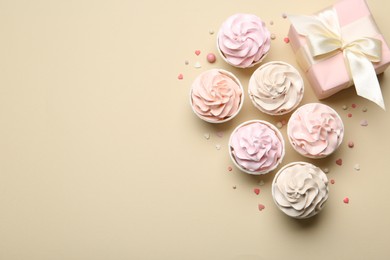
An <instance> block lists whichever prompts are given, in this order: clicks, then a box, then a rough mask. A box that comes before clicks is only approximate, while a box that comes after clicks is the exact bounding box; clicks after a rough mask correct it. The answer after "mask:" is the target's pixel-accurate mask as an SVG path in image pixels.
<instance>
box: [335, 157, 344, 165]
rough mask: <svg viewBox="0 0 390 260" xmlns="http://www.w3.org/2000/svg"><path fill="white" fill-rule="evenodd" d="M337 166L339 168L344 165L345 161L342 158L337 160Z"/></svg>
mask: <svg viewBox="0 0 390 260" xmlns="http://www.w3.org/2000/svg"><path fill="white" fill-rule="evenodd" d="M336 164H337V165H339V166H341V165H343V160H342V159H341V158H339V159H337V160H336Z"/></svg>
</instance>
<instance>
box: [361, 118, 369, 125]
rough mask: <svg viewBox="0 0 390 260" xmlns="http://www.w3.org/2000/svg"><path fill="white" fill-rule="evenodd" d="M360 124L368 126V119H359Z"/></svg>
mask: <svg viewBox="0 0 390 260" xmlns="http://www.w3.org/2000/svg"><path fill="white" fill-rule="evenodd" d="M360 125H361V126H368V121H367V120H365V119H364V120H362V121H360Z"/></svg>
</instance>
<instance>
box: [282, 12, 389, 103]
mask: <svg viewBox="0 0 390 260" xmlns="http://www.w3.org/2000/svg"><path fill="white" fill-rule="evenodd" d="M289 19H290V21H291V23H292V24H293V26H294V27H295V29H296V31H297V32H298V33H299V34H301V35H303V36H306V39H307V41H308V45H309V49H310V54H311V55H312V57H313V58H326V57H331V56H333V55H336V54H338V53H339V52H343V54H344V57H345V60H346V63H347V64H348V68H349V71H350V74H351V76H352V80H353V83H354V84H355V88H356V92H357V94H358V95H359V96H362V97H364V98H366V99H369V100H371V101H373V102H375V103H376V104H378V105H379V106H380V107H381V108H383V109H385V104H384V101H383V96H382V92H381V89H380V85H379V82H378V78H377V76H376V73H375V69H374V66H373V65H372V62H379V61H381V58H382V42H381V41H380V40H378V39H375V38H371V37H361V38H358V39H355V40H351V41H347V40H345V39H343V37H342V35H341V28H340V25H339V22H338V18H337V13H336V11H334V10H333V9H329V10H326V11H323V12H321V13H320V14H319V15H317V16H289Z"/></svg>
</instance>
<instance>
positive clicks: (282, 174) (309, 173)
mask: <svg viewBox="0 0 390 260" xmlns="http://www.w3.org/2000/svg"><path fill="white" fill-rule="evenodd" d="M328 192H329V189H328V178H327V177H326V175H325V173H324V172H323V171H322V170H321V169H320V168H318V167H316V166H314V165H313V164H310V163H306V162H293V163H290V164H287V165H286V166H284V167H283V168H282V169H280V170H279V171H278V173H277V174H276V175H275V177H274V180H273V182H272V197H273V199H274V202H275V204H276V206H278V208H279V209H280V210H281V211H283V212H284V213H285V214H287V215H288V216H290V217H293V218H297V219H304V218H309V217H312V216H314V215H316V214H317V213H319V212H320V211H321V210H322V208H323V207H324V204H325V202H326V201H327V199H328Z"/></svg>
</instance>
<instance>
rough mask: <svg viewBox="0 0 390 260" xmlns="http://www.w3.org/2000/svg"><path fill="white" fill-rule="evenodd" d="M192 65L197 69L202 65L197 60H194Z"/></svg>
mask: <svg viewBox="0 0 390 260" xmlns="http://www.w3.org/2000/svg"><path fill="white" fill-rule="evenodd" d="M194 67H195V68H196V69H199V68H202V65H201V64H200V62H199V61H197V62H195V64H194Z"/></svg>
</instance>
